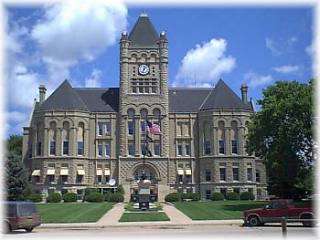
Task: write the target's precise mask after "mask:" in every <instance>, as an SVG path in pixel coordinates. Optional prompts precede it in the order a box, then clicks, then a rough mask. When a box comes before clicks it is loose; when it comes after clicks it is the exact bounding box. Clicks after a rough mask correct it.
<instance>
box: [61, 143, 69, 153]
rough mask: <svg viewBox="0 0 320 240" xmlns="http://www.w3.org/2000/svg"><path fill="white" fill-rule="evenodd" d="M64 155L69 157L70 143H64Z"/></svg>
mask: <svg viewBox="0 0 320 240" xmlns="http://www.w3.org/2000/svg"><path fill="white" fill-rule="evenodd" d="M62 154H63V155H69V141H63V153H62Z"/></svg>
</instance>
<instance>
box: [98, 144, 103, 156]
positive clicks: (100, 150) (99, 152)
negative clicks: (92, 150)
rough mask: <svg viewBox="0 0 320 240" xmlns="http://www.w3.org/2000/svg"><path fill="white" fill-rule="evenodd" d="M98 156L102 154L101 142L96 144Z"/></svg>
mask: <svg viewBox="0 0 320 240" xmlns="http://www.w3.org/2000/svg"><path fill="white" fill-rule="evenodd" d="M98 156H99V157H101V156H102V144H98Z"/></svg>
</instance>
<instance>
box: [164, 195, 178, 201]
mask: <svg viewBox="0 0 320 240" xmlns="http://www.w3.org/2000/svg"><path fill="white" fill-rule="evenodd" d="M164 199H165V201H166V202H179V201H181V194H180V193H169V194H168V195H167V196H165V198H164Z"/></svg>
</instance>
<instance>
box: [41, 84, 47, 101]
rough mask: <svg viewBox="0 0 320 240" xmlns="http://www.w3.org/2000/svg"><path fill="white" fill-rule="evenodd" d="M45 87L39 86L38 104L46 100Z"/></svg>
mask: <svg viewBox="0 0 320 240" xmlns="http://www.w3.org/2000/svg"><path fill="white" fill-rule="evenodd" d="M46 91H47V89H46V86H45V85H40V86H39V102H40V104H41V103H43V102H44V100H45V99H46Z"/></svg>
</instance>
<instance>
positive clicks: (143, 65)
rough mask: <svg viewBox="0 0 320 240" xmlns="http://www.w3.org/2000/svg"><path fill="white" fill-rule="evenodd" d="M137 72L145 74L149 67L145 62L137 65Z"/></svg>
mask: <svg viewBox="0 0 320 240" xmlns="http://www.w3.org/2000/svg"><path fill="white" fill-rule="evenodd" d="M139 73H140V74H141V75H147V74H148V73H149V67H148V66H147V65H145V64H142V65H140V66H139Z"/></svg>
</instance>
